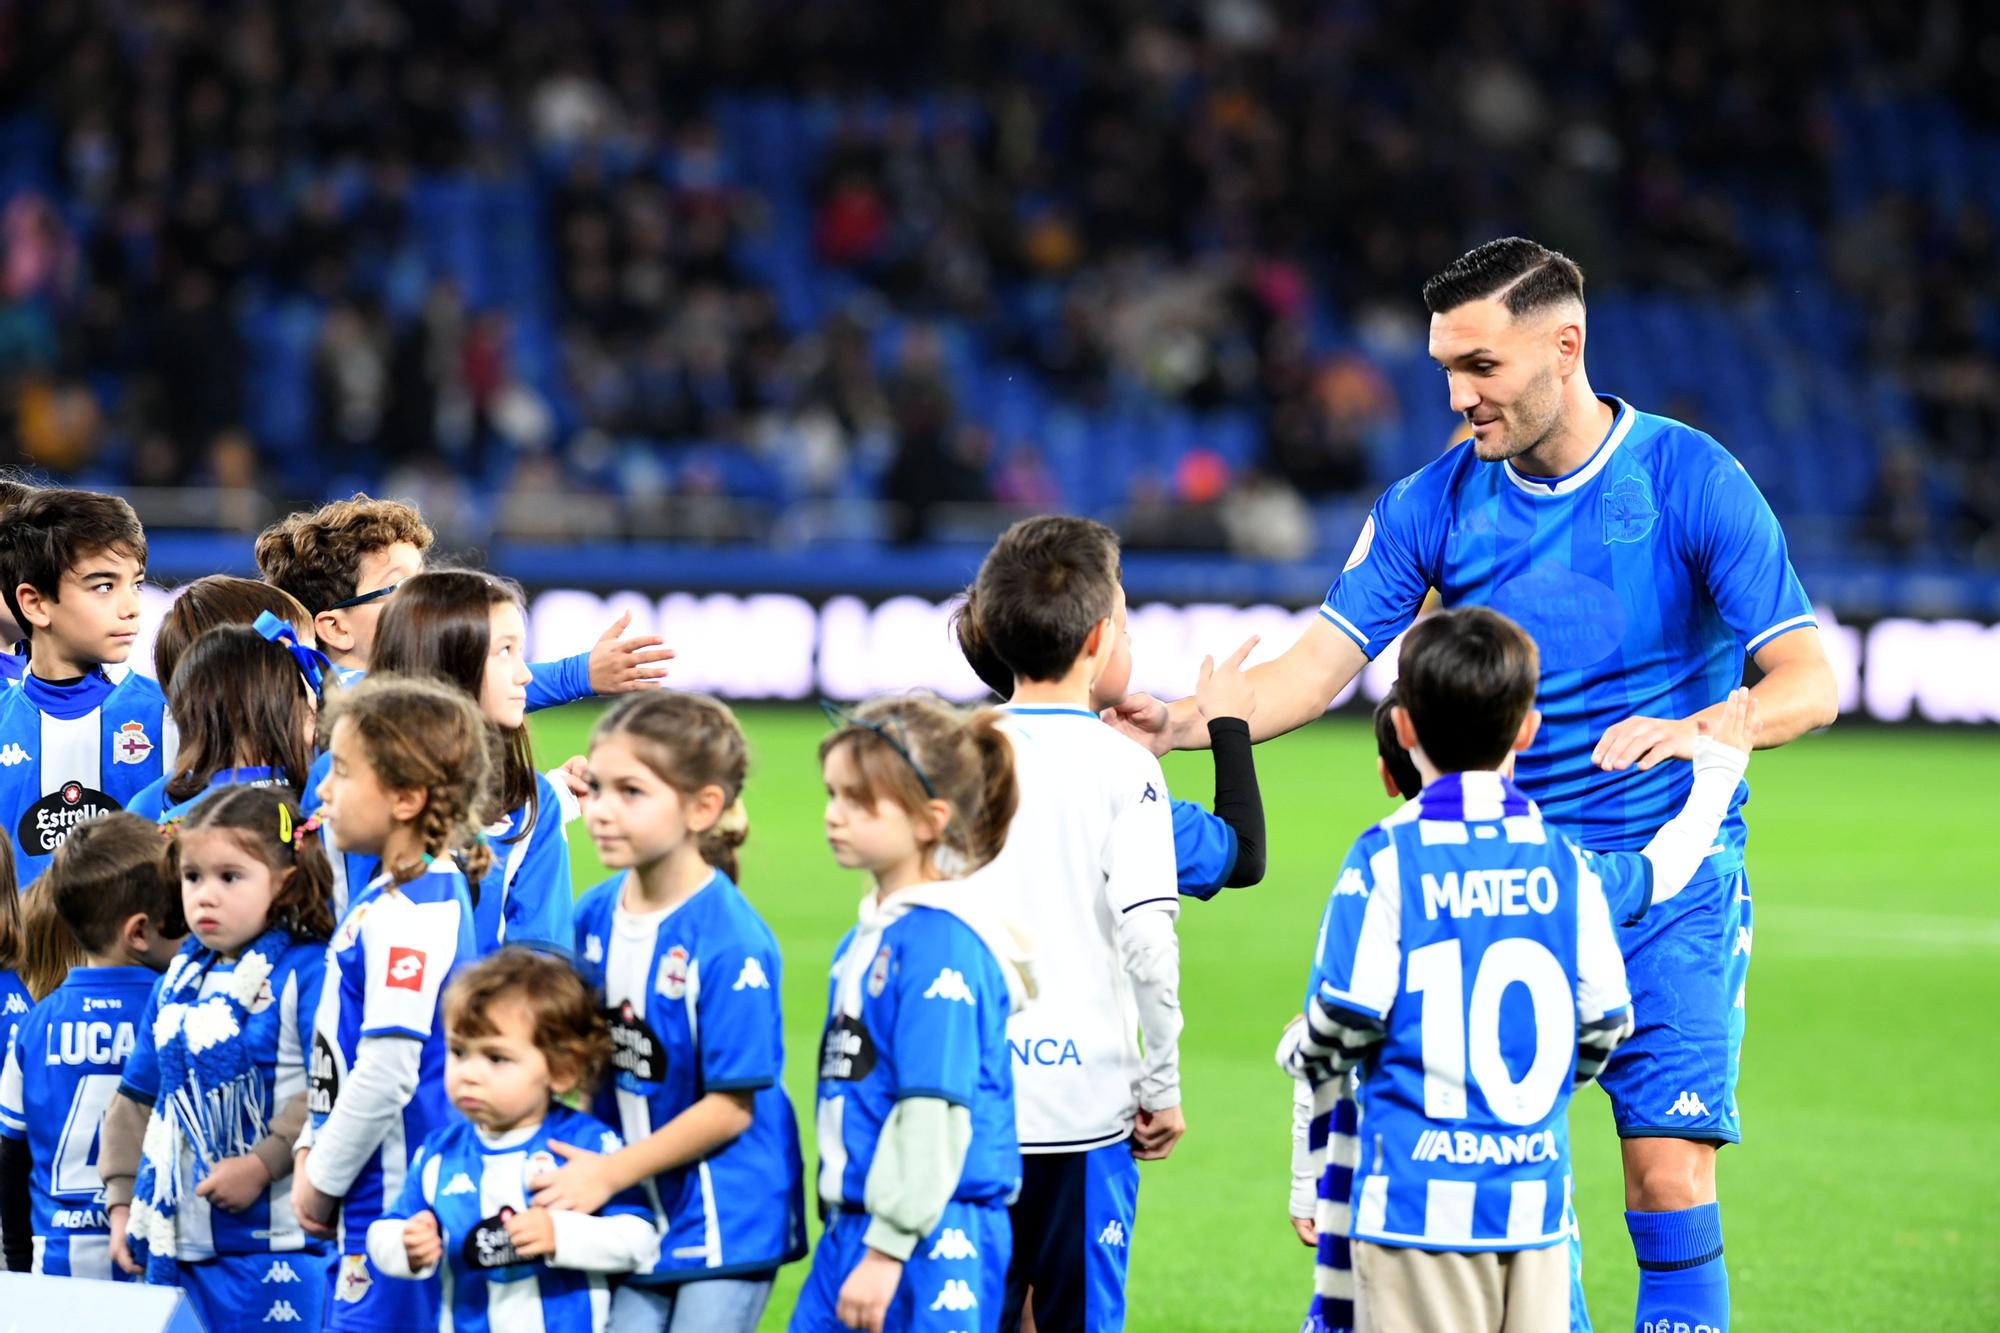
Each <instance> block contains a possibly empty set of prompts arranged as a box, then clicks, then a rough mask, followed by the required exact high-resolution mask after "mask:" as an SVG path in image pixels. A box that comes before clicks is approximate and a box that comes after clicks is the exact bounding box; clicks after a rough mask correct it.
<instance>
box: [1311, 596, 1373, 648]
mask: <svg viewBox="0 0 2000 1333" xmlns="http://www.w3.org/2000/svg"><path fill="white" fill-rule="evenodd" d="M1319 613H1320V614H1321V615H1323V616H1325V617H1326V618H1327V619H1328V620H1331V621H1332V622H1333V623H1334V624H1335V625H1337V626H1339V627H1340V628H1341V629H1342V630H1345V631H1346V632H1347V634H1348V636H1349V637H1350V638H1352V639H1353V640H1354V642H1355V643H1356V644H1357V645H1359V646H1360V647H1362V648H1366V647H1367V646H1368V636H1367V635H1366V634H1363V633H1362V632H1361V631H1360V630H1358V629H1356V628H1355V627H1354V622H1353V621H1351V620H1349V619H1348V618H1347V617H1346V616H1343V615H1342V614H1340V612H1338V611H1336V610H1334V609H1333V603H1332V602H1322V603H1321V604H1320V608H1319Z"/></svg>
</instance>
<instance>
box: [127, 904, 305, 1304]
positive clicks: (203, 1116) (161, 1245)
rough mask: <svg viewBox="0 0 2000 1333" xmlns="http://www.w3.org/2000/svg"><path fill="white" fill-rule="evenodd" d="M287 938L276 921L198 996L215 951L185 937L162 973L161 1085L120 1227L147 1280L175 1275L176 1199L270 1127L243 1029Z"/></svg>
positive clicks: (262, 1083) (158, 1024) (157, 1031)
mask: <svg viewBox="0 0 2000 1333" xmlns="http://www.w3.org/2000/svg"><path fill="white" fill-rule="evenodd" d="M290 943H291V936H290V935H289V934H288V933H287V932H286V931H285V930H284V929H283V928H282V927H280V928H277V929H273V930H268V931H266V932H265V933H264V934H263V935H261V936H259V937H258V938H257V940H256V941H255V942H254V943H252V944H251V945H250V947H249V948H247V949H245V950H244V951H243V954H242V956H241V957H240V958H238V959H237V962H236V970H235V972H234V973H233V974H232V975H231V976H230V978H229V981H228V984H227V985H225V986H222V987H221V988H219V989H217V990H216V991H215V992H214V993H213V994H211V995H209V996H207V997H206V998H203V996H202V993H201V989H202V981H203V979H204V978H205V977H206V976H207V975H208V973H209V972H210V971H211V970H212V969H213V968H214V966H215V964H216V963H217V962H218V961H220V955H218V954H217V953H216V952H215V951H214V950H212V949H209V948H206V947H204V946H203V945H202V943H201V942H200V941H199V940H197V939H195V938H194V936H192V935H190V936H188V938H187V942H186V943H184V944H182V945H181V950H180V952H179V953H178V954H176V955H174V961H173V962H172V963H171V964H169V965H168V967H167V971H166V974H165V975H164V976H163V977H161V978H160V993H159V1013H158V1016H157V1017H156V1018H155V1019H154V1021H153V1044H154V1046H155V1048H156V1050H157V1052H158V1057H159V1068H160V1090H159V1095H158V1096H157V1097H156V1098H155V1099H154V1101H153V1112H152V1115H151V1116H150V1117H148V1119H147V1121H146V1138H145V1143H144V1145H143V1148H142V1154H141V1157H140V1160H139V1177H138V1179H137V1180H136V1181H135V1182H134V1185H133V1198H132V1216H131V1221H130V1223H129V1225H128V1229H127V1236H128V1237H129V1243H130V1244H131V1247H132V1257H133V1260H134V1261H135V1262H137V1263H139V1264H141V1265H143V1266H144V1267H145V1269H146V1278H147V1281H149V1282H155V1283H165V1284H172V1283H174V1282H175V1281H176V1280H177V1279H176V1274H175V1267H174V1265H175V1263H176V1261H177V1259H178V1258H179V1254H178V1249H179V1246H178V1241H177V1233H176V1219H177V1217H178V1215H179V1212H180V1205H181V1201H182V1200H183V1199H185V1198H187V1197H188V1196H189V1195H191V1194H192V1193H193V1192H194V1188H195V1186H196V1185H198V1184H200V1183H201V1181H202V1180H203V1179H205V1178H206V1177H207V1176H208V1174H209V1172H211V1171H213V1170H214V1169H215V1167H216V1165H217V1164H218V1163H220V1162H222V1161H224V1160H226V1159H228V1158H231V1157H241V1156H243V1155H244V1154H245V1153H248V1152H249V1151H250V1150H251V1149H252V1148H253V1147H255V1146H256V1144H257V1141H258V1140H259V1139H261V1138H263V1137H264V1135H265V1133H266V1131H267V1128H268V1115H269V1112H268V1110H267V1103H268V1102H269V1100H270V1088H269V1087H268V1086H267V1081H266V1079H265V1077H264V1075H263V1072H262V1071H261V1070H260V1069H259V1068H258V1067H257V1052H255V1051H254V1050H252V1049H251V1048H250V1044H249V1043H248V1042H245V1041H244V1040H243V1028H244V1025H245V1023H246V1022H247V1021H248V1019H249V1016H250V1009H251V1006H252V1005H254V1004H256V1002H257V997H258V995H259V993H261V992H262V991H263V989H264V984H265V983H266V982H267V981H269V980H270V978H271V972H272V969H273V967H274V966H275V964H276V962H277V960H278V959H279V958H281V957H282V956H283V955H284V951H285V949H286V947H287V946H288V945H290Z"/></svg>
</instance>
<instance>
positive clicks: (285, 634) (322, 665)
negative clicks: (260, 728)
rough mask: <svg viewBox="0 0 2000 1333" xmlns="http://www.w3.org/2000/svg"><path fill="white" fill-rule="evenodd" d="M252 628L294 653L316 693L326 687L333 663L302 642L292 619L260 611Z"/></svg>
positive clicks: (307, 681) (323, 654)
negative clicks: (284, 618)
mask: <svg viewBox="0 0 2000 1333" xmlns="http://www.w3.org/2000/svg"><path fill="white" fill-rule="evenodd" d="M251 628H252V629H255V630H256V631H257V632H258V633H259V634H261V635H263V636H264V638H265V639H267V640H268V641H270V642H271V643H275V644H277V645H278V646H279V647H281V648H283V649H284V650H285V651H286V652H288V653H290V654H291V655H292V660H293V661H294V662H296V663H298V665H299V674H300V675H301V676H304V677H305V678H306V687H307V688H308V689H310V690H311V691H312V692H313V693H314V694H318V693H319V692H320V691H321V690H323V689H324V688H326V678H327V676H328V675H330V674H331V673H332V671H333V663H332V662H331V661H329V660H328V659H327V656H326V654H325V653H323V652H321V651H320V650H319V649H317V648H308V647H306V646H305V645H304V644H302V643H300V642H299V632H298V630H297V628H296V627H294V626H293V624H292V622H291V621H289V620H283V619H280V618H279V617H278V616H277V615H276V614H274V613H272V612H270V611H264V612H261V613H259V615H258V616H257V620H256V623H255V624H254V625H252V626H251Z"/></svg>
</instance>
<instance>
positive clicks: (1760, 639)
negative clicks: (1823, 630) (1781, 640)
mask: <svg viewBox="0 0 2000 1333" xmlns="http://www.w3.org/2000/svg"><path fill="white" fill-rule="evenodd" d="M1808 628H1811V629H1818V628H1819V619H1818V617H1817V616H1815V615H1814V614H1813V613H1812V612H1810V611H1808V612H1806V613H1805V614H1804V615H1802V616H1793V617H1792V618H1791V619H1790V620H1780V621H1779V622H1778V623H1777V624H1775V625H1773V626H1771V628H1769V629H1767V630H1765V631H1764V632H1763V633H1762V634H1759V635H1758V636H1757V637H1755V638H1754V639H1752V640H1750V642H1749V643H1746V644H1744V645H1743V651H1744V652H1746V653H1754V652H1756V651H1757V650H1758V649H1759V648H1762V647H1763V646H1764V645H1765V644H1767V643H1769V642H1770V641H1771V640H1773V639H1775V638H1777V637H1778V636H1779V635H1780V634H1786V633H1789V632H1790V631H1792V630H1795V629H1808Z"/></svg>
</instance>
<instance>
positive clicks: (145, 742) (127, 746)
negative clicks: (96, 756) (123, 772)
mask: <svg viewBox="0 0 2000 1333" xmlns="http://www.w3.org/2000/svg"><path fill="white" fill-rule="evenodd" d="M152 752H153V742H152V739H151V738H150V737H149V736H147V735H146V725H145V723H143V722H127V723H126V724H125V725H124V726H122V727H120V728H118V731H117V733H116V734H115V735H113V736H112V738H111V762H112V763H114V764H143V763H145V762H146V756H147V755H150V754H151V753H152Z"/></svg>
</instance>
